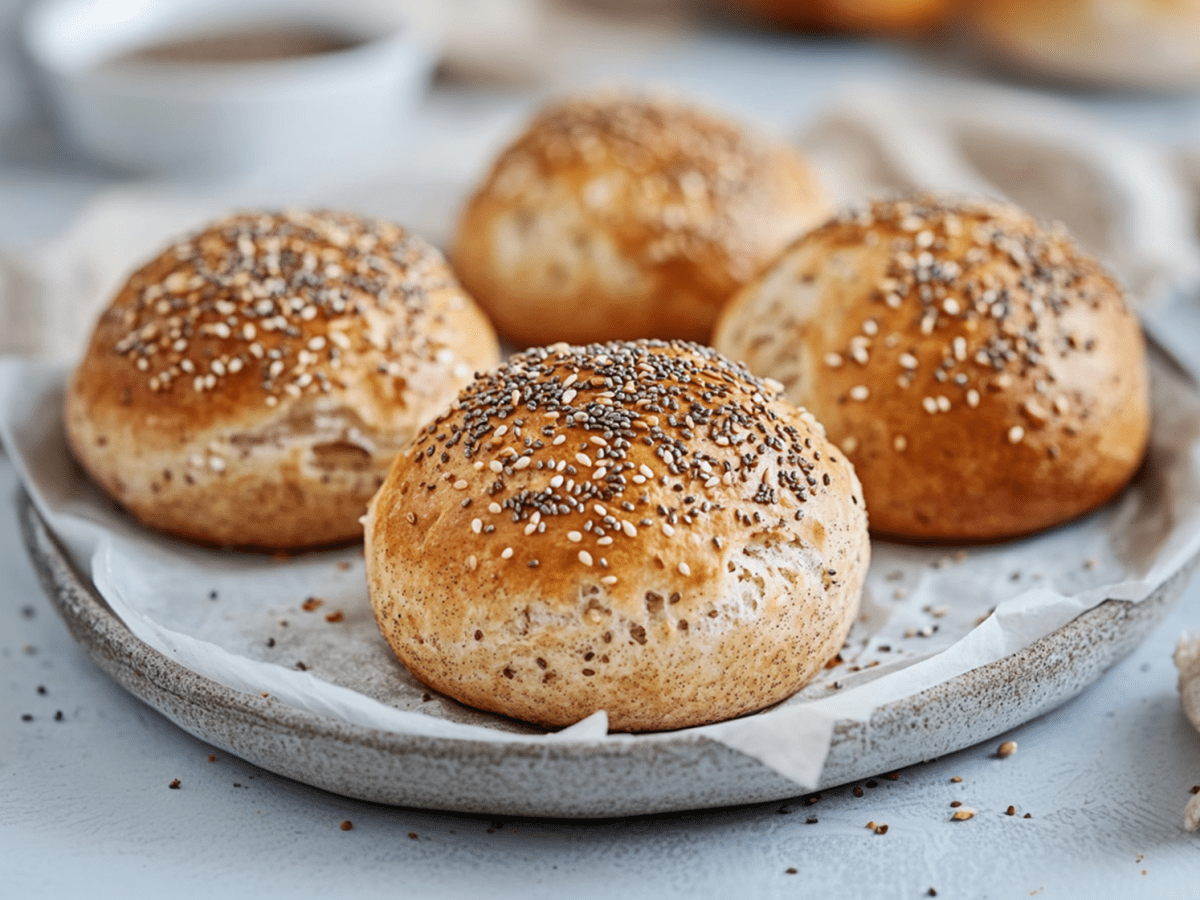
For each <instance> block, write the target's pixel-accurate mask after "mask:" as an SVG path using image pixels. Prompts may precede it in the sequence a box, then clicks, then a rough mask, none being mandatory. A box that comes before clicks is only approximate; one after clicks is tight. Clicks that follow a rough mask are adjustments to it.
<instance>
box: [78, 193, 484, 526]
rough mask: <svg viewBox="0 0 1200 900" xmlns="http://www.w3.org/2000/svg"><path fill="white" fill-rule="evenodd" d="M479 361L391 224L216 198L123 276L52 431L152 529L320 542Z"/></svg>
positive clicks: (452, 306) (470, 326) (476, 332)
mask: <svg viewBox="0 0 1200 900" xmlns="http://www.w3.org/2000/svg"><path fill="white" fill-rule="evenodd" d="M497 361H498V347H497V344H496V339H495V335H494V333H493V331H492V329H491V326H490V325H489V324H488V322H487V320H486V318H485V317H484V316H483V314H482V313H481V312H480V311H479V310H478V309H477V308H476V307H475V305H474V304H473V302H472V301H471V300H470V298H469V297H467V296H466V294H464V293H463V291H462V290H461V288H460V287H459V286H458V284H457V282H456V281H455V279H454V276H453V274H452V273H451V271H450V269H449V267H448V266H447V265H446V263H445V261H444V260H443V258H442V257H441V255H440V254H439V253H438V252H437V251H436V250H435V249H433V248H432V247H430V246H429V245H428V244H426V243H425V242H424V241H421V240H420V239H418V238H415V237H413V236H412V235H410V234H408V233H407V232H406V231H404V230H403V229H402V228H400V227H399V226H397V225H395V224H392V223H390V222H386V221H382V220H375V219H366V218H361V217H358V216H355V215H351V214H346V213H334V212H318V213H307V212H286V213H278V214H277V213H266V212H263V213H247V214H240V215H234V216H231V217H229V218H226V219H222V220H220V221H218V222H215V223H213V224H212V225H210V226H209V227H207V228H205V229H204V230H202V231H200V232H199V233H197V234H195V235H192V236H191V237H188V238H185V239H183V240H181V241H179V242H178V243H176V244H175V245H174V246H172V247H170V248H168V249H167V250H166V251H164V252H163V253H162V254H160V255H159V256H158V257H156V258H155V259H153V260H152V261H150V262H149V263H147V264H146V265H145V266H143V267H142V268H141V269H140V270H138V271H137V272H136V273H134V274H133V275H132V276H131V277H130V278H129V280H128V282H127V283H126V284H125V286H124V287H123V288H122V289H121V291H120V292H119V293H118V295H117V296H116V298H115V299H114V301H113V303H112V305H111V306H110V307H109V308H108V309H107V311H106V312H105V313H104V314H103V315H102V316H101V318H100V321H99V323H98V325H97V327H96V330H95V332H94V334H93V336H92V340H91V344H90V346H89V347H88V350H87V353H86V355H85V357H84V359H83V361H82V363H81V364H80V366H79V368H78V369H77V370H76V372H75V373H74V376H73V377H72V378H71V381H70V384H69V386H68V391H67V397H66V409H65V416H66V428H67V436H68V438H69V440H70V443H71V447H72V449H73V451H74V453H75V455H76V457H77V458H78V459H79V461H80V462H81V463H82V464H83V466H84V467H85V468H86V469H87V470H88V472H89V473H91V475H92V476H93V477H94V478H95V480H96V481H97V482H99V483H100V485H101V486H102V487H103V488H104V489H105V490H106V491H108V493H110V494H111V495H112V496H113V497H114V498H115V499H116V500H117V501H118V502H119V503H120V504H121V505H122V506H124V507H125V508H126V509H127V510H128V511H129V512H131V513H132V514H133V515H134V516H136V517H137V518H138V519H139V520H141V521H142V522H143V523H145V524H146V525H149V526H151V527H153V528H157V529H161V530H163V531H167V532H170V533H172V534H175V535H178V536H180V537H183V538H186V539H189V540H193V541H198V542H202V543H206V544H219V545H231V546H245V547H258V548H271V549H295V548H302V547H310V546H317V545H321V544H329V543H333V542H338V541H346V540H351V539H353V538H355V537H357V536H358V535H359V534H360V533H361V527H360V525H359V523H358V520H359V518H360V517H361V516H362V514H363V513H364V511H365V510H366V505H367V502H368V501H369V500H370V498H371V496H372V495H373V494H374V492H375V490H376V489H377V488H378V486H379V485H380V484H381V483H382V481H383V477H384V475H385V474H386V472H387V468H388V466H389V465H390V464H391V461H392V458H393V457H394V456H395V454H396V453H397V452H398V451H399V449H400V448H401V447H402V446H404V445H405V444H406V443H407V442H408V440H409V439H411V437H412V436H413V435H414V434H415V433H416V431H417V429H418V428H419V427H420V426H421V425H423V424H424V423H425V422H426V421H427V420H428V419H429V418H431V417H432V416H433V415H434V414H435V413H436V412H437V411H438V410H440V409H442V408H443V407H444V406H445V405H446V404H447V403H448V402H450V400H451V399H453V397H454V396H455V394H456V393H457V391H458V390H459V388H461V387H462V385H464V384H466V383H467V382H468V381H470V379H471V377H472V375H473V373H474V372H475V370H476V369H482V368H487V367H489V366H491V365H494V364H495V363H496V362H497Z"/></svg>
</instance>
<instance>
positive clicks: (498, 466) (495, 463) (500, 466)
mask: <svg viewBox="0 0 1200 900" xmlns="http://www.w3.org/2000/svg"><path fill="white" fill-rule="evenodd" d="M488 468H489V469H491V470H492V471H493V472H503V471H504V463H502V462H500V460H498V459H493V460H492V461H491V462H490V463H488Z"/></svg>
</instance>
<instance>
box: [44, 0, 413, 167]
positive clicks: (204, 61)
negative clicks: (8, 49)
mask: <svg viewBox="0 0 1200 900" xmlns="http://www.w3.org/2000/svg"><path fill="white" fill-rule="evenodd" d="M23 38H24V42H25V47H26V50H27V52H28V54H29V57H30V59H31V60H32V62H33V63H34V65H35V66H36V68H37V69H38V70H39V71H40V74H41V76H42V78H43V81H44V84H45V87H46V89H47V93H48V96H49V99H50V101H51V105H52V108H53V110H54V112H55V114H56V116H57V118H58V121H59V125H60V127H61V130H62V132H63V133H64V135H65V136H66V138H67V139H68V140H69V141H70V142H71V143H73V144H74V145H76V146H77V147H78V148H80V149H81V150H84V151H85V152H87V153H89V154H90V155H92V156H93V157H95V158H97V159H99V160H101V161H103V162H105V163H107V164H109V165H111V166H114V167H116V168H118V169H122V170H125V171H131V172H137V173H143V174H168V175H213V174H232V173H243V172H247V171H252V170H259V169H267V168H280V167H282V168H284V169H288V168H294V167H297V166H300V167H302V166H303V165H305V164H311V163H314V162H317V161H322V160H335V159H337V158H338V156H339V155H341V154H346V153H351V152H359V151H361V150H363V149H364V148H368V149H369V148H370V147H371V146H372V145H373V144H384V143H386V142H389V141H392V140H395V139H396V137H397V136H398V135H399V133H400V127H399V126H400V125H401V123H402V122H403V121H404V120H405V118H407V116H408V115H409V113H410V112H411V110H412V109H413V107H414V106H415V105H416V103H417V102H418V101H419V99H420V98H421V96H422V95H423V94H424V92H425V90H426V89H427V87H428V83H429V78H430V75H431V73H432V71H433V66H434V64H435V62H436V54H435V52H434V50H433V47H432V45H431V43H430V42H429V41H428V40H427V39H426V38H424V37H423V36H422V35H420V34H418V33H417V32H416V30H415V29H414V28H412V27H411V25H410V24H409V23H408V22H406V21H405V20H404V19H403V18H402V17H401V16H400V15H399V14H398V13H397V12H396V10H395V4H389V3H387V2H383V0H380V2H369V0H342V2H340V3H338V4H337V5H336V6H335V5H334V4H330V3H323V2H320V0H38V2H35V3H34V4H33V5H32V6H31V8H30V9H29V11H28V13H27V15H26V18H25V20H24V23H23Z"/></svg>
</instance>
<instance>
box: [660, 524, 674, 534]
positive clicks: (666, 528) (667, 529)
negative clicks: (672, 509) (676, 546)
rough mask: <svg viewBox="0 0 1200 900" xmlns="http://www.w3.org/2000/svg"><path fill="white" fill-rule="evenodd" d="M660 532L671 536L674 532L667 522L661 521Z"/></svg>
mask: <svg viewBox="0 0 1200 900" xmlns="http://www.w3.org/2000/svg"><path fill="white" fill-rule="evenodd" d="M662 533H663V534H665V535H666V536H667V537H672V536H673V535H674V534H675V529H674V528H672V527H671V526H670V524H669V523H667V522H663V523H662Z"/></svg>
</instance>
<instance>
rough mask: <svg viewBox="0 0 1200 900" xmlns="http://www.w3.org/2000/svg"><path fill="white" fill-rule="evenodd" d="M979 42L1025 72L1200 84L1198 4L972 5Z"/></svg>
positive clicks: (1053, 1) (1010, 0)
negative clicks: (981, 40)
mask: <svg viewBox="0 0 1200 900" xmlns="http://www.w3.org/2000/svg"><path fill="white" fill-rule="evenodd" d="M964 9H966V10H970V11H971V16H972V18H973V20H974V24H975V26H976V29H977V31H978V32H979V34H980V36H981V37H982V39H983V40H984V42H985V43H986V44H988V45H990V46H991V48H992V49H993V50H994V51H995V52H997V53H998V54H1000V55H1001V56H1003V57H1004V58H1005V59H1007V60H1008V61H1009V62H1010V63H1012V64H1014V65H1016V66H1018V67H1020V68H1021V69H1022V70H1024V71H1026V72H1034V73H1037V74H1041V75H1049V76H1052V77H1055V78H1060V79H1066V80H1070V81H1080V82H1090V83H1097V84H1102V85H1110V86H1116V87H1134V88H1180V87H1187V86H1191V85H1195V84H1196V83H1197V82H1200V52H1198V50H1197V48H1198V47H1200V0H1038V2H1036V3H1030V2H1028V0H976V2H975V3H969V4H966V6H965V7H964Z"/></svg>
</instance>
